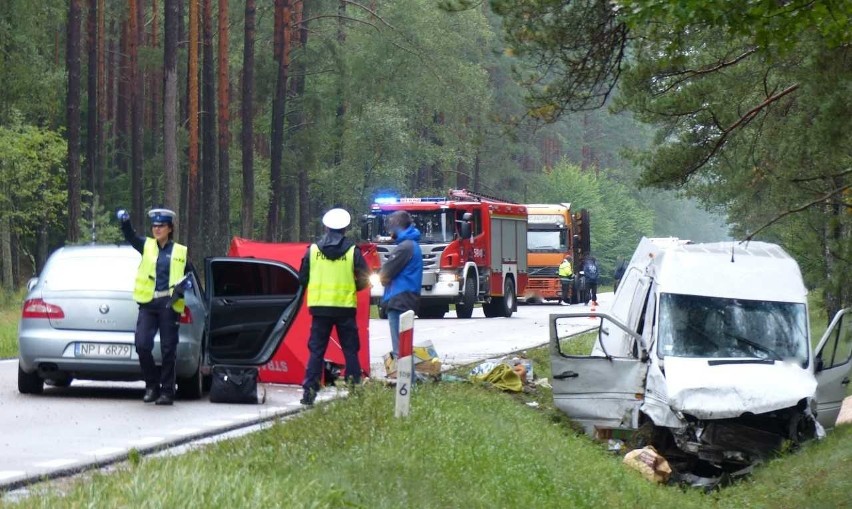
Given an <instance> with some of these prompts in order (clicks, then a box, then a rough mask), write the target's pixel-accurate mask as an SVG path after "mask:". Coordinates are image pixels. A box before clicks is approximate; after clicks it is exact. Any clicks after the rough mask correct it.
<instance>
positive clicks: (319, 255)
mask: <svg viewBox="0 0 852 509" xmlns="http://www.w3.org/2000/svg"><path fill="white" fill-rule="evenodd" d="M350 220H351V219H350V216H349V213H348V212H346V211H345V210H343V209H340V208H334V209H331V210H329V211H328V212H326V213H325V215H324V216H323V218H322V224H323V225H325V229H326V231H325V234H324V235H323V236H322V238H321V239H320V240H319V241H317V243H316V244H311V246H310V247H309V248H308V250H307V252H306V253H305V256H304V258H302V266H301V268H300V270H299V280H300V281H301V283H302V285H303V286H307V289H308V296H307V299H308V311H309V312H310V313H311V317H312V321H311V336H310V339H309V340H308V350H309V351H310V358H309V359H308V365H307V369H306V372H305V381H304V382H303V383H302V387H303V388H304V395H303V397H302V400H301V403H302V404H303V405H313V403H314V400H315V399H316V397H317V393H318V392H319V389H320V377H321V375H322V369H323V361H324V357H325V350H326V348H327V347H328V341H329V337H330V335H331V328H332V327H335V328H337V336H338V338H339V339H340V347H341V349H342V350H343V358H344V359H345V361H346V380H347V382H349V383H353V384H357V383H360V382H361V363H360V362H359V360H358V350H360V348H361V343H360V340H359V338H358V325H357V323H356V321H355V307H356V302H357V298H356V292H357V291H358V290H361V289H364V288H367V286H369V284H370V282H369V277H370V271H369V268H368V267H367V262H366V261H365V260H364V257H363V255H362V254H361V250H360V249H358V248H357V247H356V246H355V244H354V243H353V242H352V241H351V240H350V239H348V238H346V237H345V236H344V232H345V231H346V228H347V227H348V226H349V222H350Z"/></svg>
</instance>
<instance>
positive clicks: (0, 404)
mask: <svg viewBox="0 0 852 509" xmlns="http://www.w3.org/2000/svg"><path fill="white" fill-rule="evenodd" d="M611 298H612V294H602V295H601V296H600V299H601V300H600V302H601V306H602V307H601V309H603V308H604V307H605V306H606V304H607V302H609V300H610V299H611ZM567 309H571V308H568V307H561V306H557V305H554V304H550V305H530V306H523V305H522V306H520V307H519V309H518V312H517V313H516V314H515V315H514V316H513V317H512V318H509V319H506V318H490V319H486V318H485V317H484V315H482V311H481V310H480V309H476V310H475V311H474V317H473V318H472V319H469V320H457V319H455V318H454V317H452V318H451V317H450V316H452V314H448V318H445V319H443V320H417V321H416V322H415V329H414V342H415V344H418V343H421V342H424V341H426V340H429V341H431V342H432V344H433V346H434V347H435V349H436V351H437V353H438V356H439V357H440V358H441V360H442V362H443V364H444V365H445V366H448V365H459V364H467V363H471V362H475V361H477V360H482V359H487V358H492V357H497V356H500V355H503V354H507V353H510V352H515V351H519V350H523V349H527V348H532V347H535V346H539V345H542V344H545V343H547V341H548V316H549V315H550V313H554V312H557V313H558V312H561V311H563V310H567ZM574 322H575V324H574V325H572V328H573V329H575V330H578V331H579V330H582V329H583V328H588V327H590V326H592V325H594V324H595V323H596V322H595V321H590V319H575V320H574ZM370 331H371V334H370V357H371V374H372V376H373V377H383V376H384V367H383V364H382V356H383V354H385V353H386V352H388V351H389V350H390V333H389V331H388V326H387V321H385V320H371V321H370ZM266 389H267V399H266V403H265V404H262V405H222V404H210V403H209V402H208V401H207V400H206V399H202V400H200V401H177V402H176V404H175V405H174V406H173V407H157V406H153V405H150V404H149V405H146V404H144V403H142V393H143V390H144V384H143V383H142V382H136V383H117V382H88V381H74V383H73V384H72V385H71V386H70V387H68V388H55V387H49V386H46V387H45V391H44V394H42V395H37V396H35V395H22V394H19V393H18V390H17V361H16V360H5V361H0V491H2V490H4V489H9V488H12V487H15V486H20V485H24V484H28V483H30V482H31V481H33V480H35V479H40V478H50V477H58V476H61V475H65V474H69V473H74V472H78V471H81V470H85V469H87V468H91V467H93V466H100V465H106V464H110V463H113V462H115V461H119V460H122V459H124V458H126V457H127V454H128V452H129V451H130V450H131V449H136V450H138V451H140V452H143V453H145V452H153V451H156V450H160V449H163V448H166V447H171V446H173V445H177V444H182V443H187V442H192V441H195V440H199V439H201V438H204V437H209V436H213V435H217V434H221V433H224V432H227V431H229V430H233V429H238V428H242V427H246V426H251V425H254V424H256V423H258V422H263V421H264V420H269V419H274V418H276V417H279V416H285V415H287V414H293V413H296V412H299V411H301V406H300V405H299V402H298V401H299V398H300V397H301V388H300V387H297V386H284V385H267V386H266ZM340 395H342V394H339V393H338V392H337V391H336V390H335V389H326V390H323V391H322V392H321V393H320V395H319V399H320V400H324V399H330V398H334V397H338V396H340Z"/></svg>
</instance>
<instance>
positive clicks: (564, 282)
mask: <svg viewBox="0 0 852 509" xmlns="http://www.w3.org/2000/svg"><path fill="white" fill-rule="evenodd" d="M573 265H574V263H573V261H572V260H571V255H565V258H564V259H563V260H562V263H560V264H559V283H560V285H561V286H562V298H561V299H560V301H561V304H562V305H563V306H568V305H570V304H571V285H572V284H573V283H574V267H573Z"/></svg>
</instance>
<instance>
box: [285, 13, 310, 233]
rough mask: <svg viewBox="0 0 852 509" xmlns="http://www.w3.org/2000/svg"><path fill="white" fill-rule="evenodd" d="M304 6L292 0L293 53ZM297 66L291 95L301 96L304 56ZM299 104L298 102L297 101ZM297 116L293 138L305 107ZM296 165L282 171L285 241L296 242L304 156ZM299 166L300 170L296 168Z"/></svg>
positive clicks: (298, 42) (290, 41)
mask: <svg viewBox="0 0 852 509" xmlns="http://www.w3.org/2000/svg"><path fill="white" fill-rule="evenodd" d="M302 8H303V3H302V0H292V8H291V10H292V12H291V16H292V19H291V22H292V26H294V27H296V31H295V32H292V30H288V34H289V37H288V43H287V46H288V48H289V52H290V53H291V54H292V52H293V50H294V49H299V48H301V47H302V45H301V39H302V27H301V25H302ZM294 65H295V68H296V73H295V74H296V75H295V76H293V77H291V78H290V97H301V96H302V95H303V90H304V88H305V84H304V79H303V78H304V74H305V62H304V57H303V56H302V57H301V58H299V59H297V60H296V62H295V63H294ZM297 104H298V102H297ZM297 110H298V112H297V114H296V118H294V119H293V120H292V124H293V127H292V130H293V131H292V133H293V134H291V135H290V136H289V139H290V140H292V139H293V137H294V135H295V134H296V132H297V131H298V130H300V129H301V127H300V126H301V125H302V124H303V122H304V108H301V107H297ZM293 149H294V150H297V149H296V147H293ZM295 160H296V161H297V162H296V165H295V166H292V167H288V168H284V170H283V172H282V181H283V182H286V183H287V185H285V186H283V187H284V231H283V240H284V241H285V242H294V241H296V240H298V238H299V185H298V180H299V174H298V172H299V171H301V169H302V168H303V167H304V158H303V157H300V156H296V157H295ZM296 168H298V170H297V169H296Z"/></svg>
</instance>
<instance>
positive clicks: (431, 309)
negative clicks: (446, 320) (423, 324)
mask: <svg viewBox="0 0 852 509" xmlns="http://www.w3.org/2000/svg"><path fill="white" fill-rule="evenodd" d="M446 312H447V306H446V305H444V306H420V311H419V312H418V313H417V316H418V317H420V318H423V319H427V318H443V317H444V313H446Z"/></svg>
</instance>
